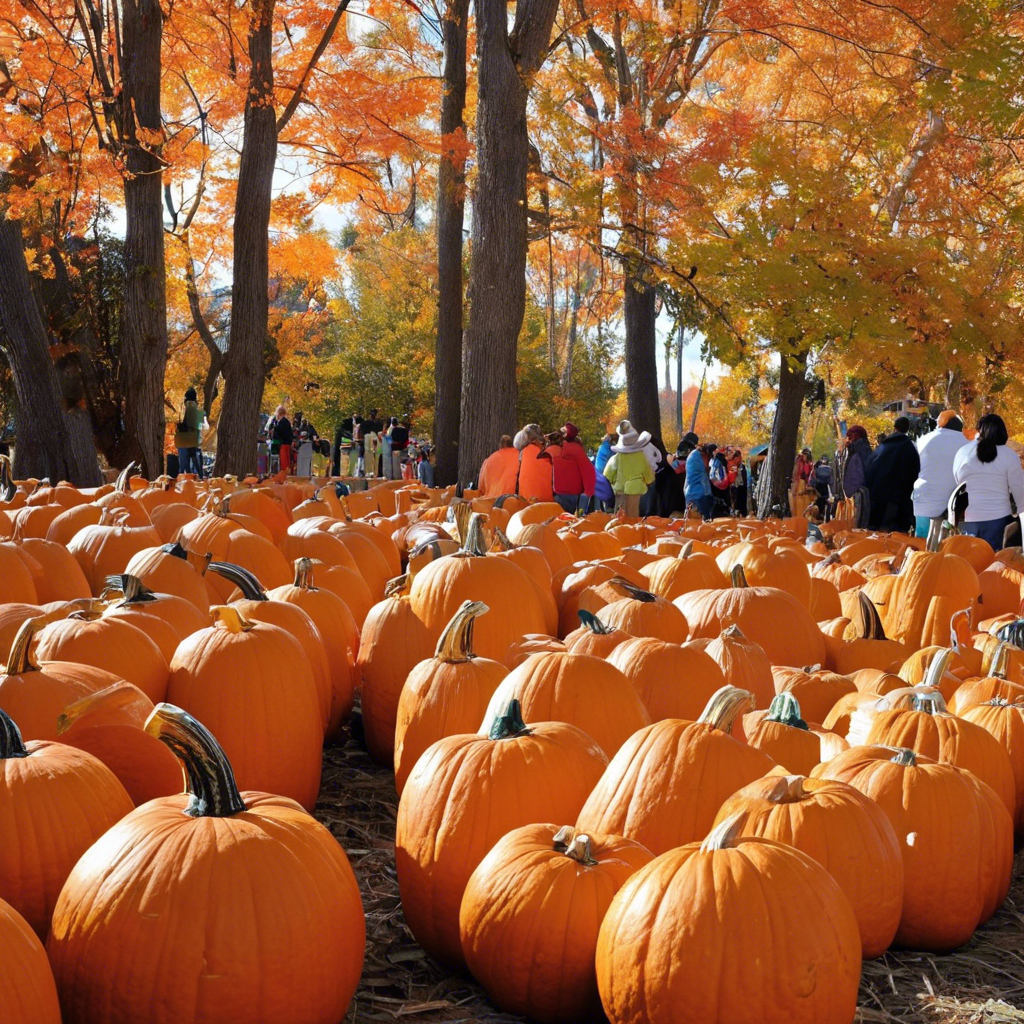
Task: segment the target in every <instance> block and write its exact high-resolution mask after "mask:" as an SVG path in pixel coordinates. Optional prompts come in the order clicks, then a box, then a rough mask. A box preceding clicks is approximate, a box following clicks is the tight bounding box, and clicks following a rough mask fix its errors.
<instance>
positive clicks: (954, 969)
mask: <svg viewBox="0 0 1024 1024" xmlns="http://www.w3.org/2000/svg"><path fill="white" fill-rule="evenodd" d="M397 809H398V797H397V795H396V794H395V787H394V778H393V776H392V774H391V772H389V771H386V770H385V769H383V768H379V767H378V766H376V765H374V764H373V762H372V761H371V760H370V759H369V757H368V756H367V755H366V753H365V751H363V750H362V749H361V747H360V746H359V745H358V744H357V743H356V742H355V741H354V740H349V742H348V743H346V744H345V745H344V746H335V747H332V748H330V749H328V750H327V751H325V753H324V776H323V786H322V789H321V797H320V802H319V804H318V805H317V817H318V818H319V819H320V821H322V822H323V823H324V824H325V825H326V826H327V827H328V828H329V829H330V830H331V832H333V833H334V835H335V836H336V837H337V839H338V841H339V842H340V843H341V845H342V846H343V847H344V848H345V851H346V852H347V853H348V856H349V859H350V860H351V861H352V866H353V868H354V869H355V872H356V876H357V877H358V879H359V886H360V889H361V890H362V894H363V905H364V907H365V909H366V930H367V945H366V965H365V968H364V970H363V978H362V982H361V983H360V986H359V989H358V991H357V992H356V996H355V999H354V1001H353V1003H352V1007H351V1009H350V1010H349V1014H348V1016H347V1017H346V1022H350V1021H395V1020H406V1019H407V1020H409V1021H411V1022H414V1024H429V1022H438V1024H458V1022H460V1021H465V1022H473V1021H486V1022H488V1024H502V1022H508V1024H512V1022H517V1021H521V1020H522V1018H520V1017H514V1016H511V1015H509V1014H503V1013H499V1012H498V1011H497V1010H495V1009H494V1007H493V1006H492V1005H491V1004H490V1003H489V1002H488V1000H487V997H486V996H485V995H484V993H483V992H482V990H481V989H480V988H479V987H478V986H477V985H476V984H474V983H473V981H472V980H470V979H469V978H468V977H465V976H463V975H459V974H455V973H453V972H452V971H450V970H449V969H447V968H444V967H441V966H439V965H438V964H436V963H435V962H434V961H433V960H431V959H430V958H429V957H428V956H427V955H426V954H425V953H424V952H423V951H422V950H421V949H420V948H419V946H418V945H417V944H416V942H415V940H414V939H413V938H412V936H411V935H410V933H409V931H408V929H407V928H406V925H405V920H404V918H403V916H402V908H401V904H400V902H399V899H398V883H397V880H396V878H395V862H394V853H393V844H394V837H395V815H396V812H397ZM856 1019H857V1021H858V1022H861V1024H1011V1022H1013V1024H1024V858H1018V862H1017V865H1016V870H1015V872H1014V882H1013V887H1012V889H1011V890H1010V896H1009V899H1008V900H1007V901H1006V903H1005V904H1004V906H1003V908H1002V909H1001V910H1000V911H999V913H998V914H997V915H996V916H995V917H994V918H993V919H992V920H991V921H990V922H989V923H988V924H987V925H985V927H984V928H982V929H981V930H980V931H979V932H978V933H977V934H976V935H975V937H974V939H973V940H972V941H971V942H970V943H969V944H968V945H967V946H965V947H964V948H963V949H961V950H959V951H958V952H956V953H954V954H951V955H949V956H932V955H926V954H920V953H893V954H889V955H887V956H885V957H884V958H882V959H880V960H874V961H871V962H868V963H866V964H865V965H864V973H863V977H862V980H861V996H860V1009H859V1011H858V1014H857V1018H856ZM567 1024H571V1022H567Z"/></svg>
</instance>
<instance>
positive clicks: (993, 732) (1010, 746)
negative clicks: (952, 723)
mask: <svg viewBox="0 0 1024 1024" xmlns="http://www.w3.org/2000/svg"><path fill="white" fill-rule="evenodd" d="M958 714H959V716H960V717H961V718H962V719H963V720H964V721H965V722H970V723H971V724H973V725H977V726H980V727H981V728H982V729H984V730H985V732H987V733H988V734H989V735H990V736H993V737H994V738H995V739H996V740H997V741H998V742H999V745H1000V746H1001V747H1002V748H1003V749H1004V750H1005V751H1006V753H1007V755H1008V756H1009V758H1010V767H1011V768H1012V769H1013V778H1014V784H1015V787H1016V788H1015V793H1016V805H1015V808H1014V815H1013V820H1014V827H1015V828H1016V830H1017V832H1018V834H1020V833H1022V832H1024V704H1022V703H1020V702H1013V703H1011V702H1010V701H1008V700H1006V698H1005V697H1000V696H996V697H992V698H990V699H989V700H985V701H979V702H976V703H971V704H970V705H968V706H967V707H966V708H962V709H961V710H960V711H959V712H958Z"/></svg>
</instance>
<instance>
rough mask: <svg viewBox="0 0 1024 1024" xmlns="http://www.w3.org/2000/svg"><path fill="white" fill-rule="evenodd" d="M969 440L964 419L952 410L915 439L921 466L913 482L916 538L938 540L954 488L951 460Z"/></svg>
mask: <svg viewBox="0 0 1024 1024" xmlns="http://www.w3.org/2000/svg"><path fill="white" fill-rule="evenodd" d="M968 444H970V441H968V440H967V438H966V437H964V421H963V420H962V419H960V417H959V416H957V414H956V413H955V412H954V411H953V410H952V409H944V410H943V411H942V412H941V413H939V418H938V427H936V429H935V430H933V431H932V432H931V433H930V434H925V436H924V437H922V438H921V439H920V440H919V441H918V442H917V454H918V456H919V458H920V460H921V469H920V471H919V472H918V474H917V480H916V481H915V482H914V519H915V525H916V527H917V530H916V532H917V536H918V537H929V538H932V539H933V540H934V539H937V537H936V532H937V531H938V530H940V529H941V528H942V524H943V523H944V522H945V520H946V509H947V507H948V505H949V499H950V498H951V497H952V495H953V491H955V490H956V480H955V479H954V478H953V463H954V461H955V460H956V456H957V453H958V452H959V451H960V449H961V448H963V447H964V446H965V445H968Z"/></svg>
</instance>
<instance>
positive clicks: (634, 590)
mask: <svg viewBox="0 0 1024 1024" xmlns="http://www.w3.org/2000/svg"><path fill="white" fill-rule="evenodd" d="M608 582H609V583H610V584H612V586H614V587H618V588H619V590H624V591H625V592H626V593H627V594H628V595H629V596H630V597H631V598H633V600H634V601H642V602H643V603H644V604H651V603H652V602H653V601H657V600H658V599H657V598H656V597H655V596H654V594H652V593H651V592H650V591H649V590H642V589H641V588H640V587H638V586H637V585H636V584H635V583H630V582H629V580H627V579H624V578H623V577H622V576H613V577H612V578H611V579H610V580H609V581H608Z"/></svg>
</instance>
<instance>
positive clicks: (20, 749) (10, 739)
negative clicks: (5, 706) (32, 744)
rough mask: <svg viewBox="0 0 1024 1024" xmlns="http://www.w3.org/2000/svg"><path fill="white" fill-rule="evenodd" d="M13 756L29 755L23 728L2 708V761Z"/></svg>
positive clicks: (0, 752)
mask: <svg viewBox="0 0 1024 1024" xmlns="http://www.w3.org/2000/svg"><path fill="white" fill-rule="evenodd" d="M12 757H28V750H26V749H25V742H24V740H22V738H21V730H20V729H19V728H18V726H17V725H16V724H15V722H14V719H13V718H11V716H10V715H8V714H7V712H6V711H3V710H0V761H6V760H7V759H8V758H12Z"/></svg>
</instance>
